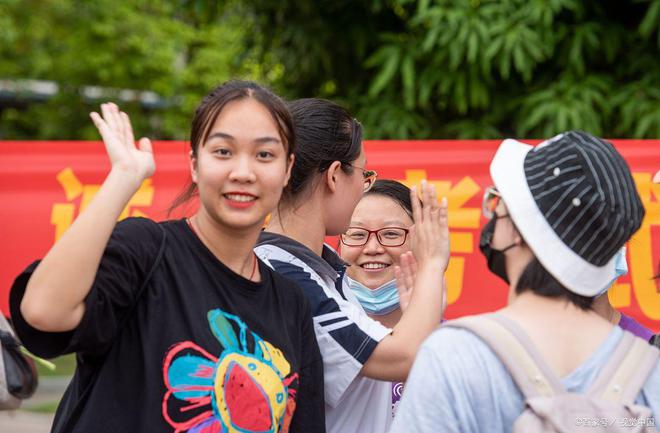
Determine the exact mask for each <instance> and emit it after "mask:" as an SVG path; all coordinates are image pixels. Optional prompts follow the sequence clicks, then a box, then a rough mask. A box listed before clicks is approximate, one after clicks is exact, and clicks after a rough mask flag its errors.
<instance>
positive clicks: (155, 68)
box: [0, 0, 660, 139]
mask: <svg viewBox="0 0 660 433" xmlns="http://www.w3.org/2000/svg"><path fill="white" fill-rule="evenodd" d="M0 27H1V28H3V31H2V32H0V80H2V79H41V80H50V81H54V82H56V83H57V84H58V85H59V86H60V92H59V93H58V95H57V97H55V98H51V99H49V100H47V101H46V102H41V103H29V104H27V103H26V104H22V105H17V106H11V107H10V108H5V109H4V110H3V111H2V112H1V113H0V138H5V139H7V138H50V139H53V138H95V137H96V136H97V135H96V133H95V131H94V129H93V127H92V126H91V123H90V122H89V121H88V119H87V112H88V111H89V110H90V109H91V108H92V107H93V104H96V103H97V102H98V100H95V99H94V98H89V97H88V96H87V97H83V96H81V94H80V91H81V90H80V89H81V88H82V86H90V85H91V86H102V87H103V88H104V89H105V90H104V91H106V92H107V91H108V89H110V91H113V89H115V90H114V91H115V92H116V94H117V97H119V96H120V94H119V92H120V91H121V89H135V90H138V91H152V92H156V93H157V94H158V95H160V96H161V98H162V99H161V102H162V104H156V105H154V106H151V107H146V108H145V106H144V104H138V103H137V102H135V103H124V104H123V106H125V107H127V109H128V110H129V113H130V114H131V115H132V116H133V118H134V119H135V121H136V123H137V125H136V129H138V130H139V131H142V132H144V133H147V134H150V135H151V136H153V137H157V138H185V137H186V135H187V130H188V124H189V120H190V117H191V114H192V111H193V110H194V107H195V105H196V104H197V103H198V102H199V100H200V98H201V97H202V96H203V95H204V94H206V93H207V92H208V91H209V89H210V88H212V87H213V86H215V85H216V84H218V83H219V82H222V81H224V80H225V79H227V78H230V77H241V78H252V79H256V80H259V81H261V82H264V83H266V84H268V85H271V86H272V87H274V88H275V90H276V91H278V92H279V93H280V94H282V95H283V96H285V97H287V98H298V97H309V96H320V97H326V98H330V99H333V100H337V101H339V102H341V103H343V104H344V105H346V106H348V107H349V108H350V109H351V110H352V111H353V112H355V113H356V115H357V117H358V119H360V120H361V121H362V122H363V123H364V124H365V127H366V132H367V136H368V137H369V138H498V137H502V136H519V137H539V138H540V137H548V136H551V135H553V134H555V133H557V132H560V131H563V130H566V129H572V128H579V129H584V130H586V131H589V132H591V133H594V134H598V135H603V136H608V137H638V138H651V137H654V138H657V137H660V0H619V1H611V0H607V1H602V0H314V1H311V0H296V1H292V0H278V1H273V0H242V1H225V2H217V1H213V0H170V1H167V0H123V1H118V0H114V1H111V0H98V1H96V2H77V1H74V0H41V1H39V0H0ZM0 98H2V94H0ZM0 102H1V100H0Z"/></svg>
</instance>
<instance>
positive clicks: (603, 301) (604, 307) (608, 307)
mask: <svg viewBox="0 0 660 433" xmlns="http://www.w3.org/2000/svg"><path fill="white" fill-rule="evenodd" d="M591 309H592V310H594V311H595V312H596V314H598V315H599V316H600V317H602V318H603V319H605V320H607V321H608V322H610V323H613V324H615V325H618V324H619V321H620V320H621V313H619V312H618V311H617V310H615V309H614V307H612V304H610V300H609V298H608V296H607V292H606V293H604V294H602V295H600V296H599V297H597V298H596V299H594V302H593V304H591Z"/></svg>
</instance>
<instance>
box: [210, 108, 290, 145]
mask: <svg viewBox="0 0 660 433" xmlns="http://www.w3.org/2000/svg"><path fill="white" fill-rule="evenodd" d="M214 132H223V133H225V134H228V135H231V136H232V137H234V138H236V139H237V140H241V139H243V140H254V139H257V138H262V137H274V138H277V139H278V140H280V141H282V137H280V133H279V129H278V127H277V123H276V121H275V119H274V118H273V116H272V114H271V113H270V111H269V110H268V108H266V107H265V106H264V105H263V104H261V103H260V102H259V101H257V100H256V99H254V98H246V99H239V100H234V101H231V102H229V103H227V104H226V105H225V106H224V107H223V108H222V111H221V112H220V113H219V114H218V117H216V119H215V122H213V125H212V126H211V129H210V130H209V135H211V134H212V133H214Z"/></svg>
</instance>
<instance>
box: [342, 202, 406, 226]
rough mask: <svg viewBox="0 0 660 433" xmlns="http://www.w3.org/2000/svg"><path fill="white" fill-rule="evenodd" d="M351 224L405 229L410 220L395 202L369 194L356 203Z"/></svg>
mask: <svg viewBox="0 0 660 433" xmlns="http://www.w3.org/2000/svg"><path fill="white" fill-rule="evenodd" d="M351 224H352V225H359V226H365V227H372V226H374V227H385V226H392V225H403V226H404V227H407V226H409V225H411V224H412V219H411V218H410V217H409V216H408V214H407V213H406V211H405V210H404V209H403V208H402V207H401V205H399V203H398V202H396V201H395V200H393V199H391V198H389V197H386V196H383V195H379V194H370V195H366V196H364V197H363V198H362V200H360V202H359V203H358V205H357V207H356V208H355V211H354V212H353V217H352V218H351Z"/></svg>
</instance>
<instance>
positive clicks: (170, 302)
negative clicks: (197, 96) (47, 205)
mask: <svg viewBox="0 0 660 433" xmlns="http://www.w3.org/2000/svg"><path fill="white" fill-rule="evenodd" d="M101 111H102V114H101V115H99V114H97V113H92V114H91V117H92V120H93V121H94V123H95V125H96V127H97V128H98V130H99V132H100V133H101V136H102V137H103V141H104V144H105V147H106V150H107V153H108V156H109V158H110V162H111V164H112V168H111V170H110V173H109V174H108V176H107V178H106V179H105V181H104V183H103V185H102V186H101V189H100V190H99V192H98V193H97V194H96V196H95V197H94V199H93V200H92V201H91V202H90V203H89V205H88V206H87V208H86V209H85V210H84V211H83V212H82V213H81V214H80V215H79V217H78V218H77V219H76V221H75V222H74V223H73V225H72V226H71V228H70V229H69V230H68V231H67V232H66V233H65V234H64V235H63V236H62V238H61V239H60V240H58V241H57V242H56V243H55V245H54V246H53V247H52V248H51V250H50V251H49V252H48V254H47V255H46V256H45V257H44V259H43V260H42V261H41V262H40V263H38V264H36V265H33V266H31V267H30V268H28V269H27V270H26V271H25V272H24V273H23V274H22V275H20V276H19V277H18V278H17V280H16V282H15V283H14V286H13V288H12V291H11V299H10V305H11V313H12V318H13V319H14V324H15V326H16V330H17V332H18V335H19V336H20V338H21V340H22V341H23V343H24V344H25V345H26V347H27V348H28V349H30V350H31V351H32V352H34V353H36V354H37V355H40V356H44V357H54V356H58V355H61V354H64V353H71V352H75V353H76V355H77V358H76V359H77V369H76V374H75V376H74V377H73V380H72V382H71V384H70V386H69V387H68V389H67V391H66V393H65V395H64V397H63V399H62V401H61V403H60V406H59V408H58V411H57V414H56V416H55V422H54V425H53V430H52V431H53V432H55V433H60V432H62V433H63V432H67V433H69V432H81V433H89V432H99V433H101V432H132V433H140V432H144V433H147V432H149V433H151V432H176V433H183V432H188V433H193V432H194V433H211V432H244V433H248V432H272V433H286V432H291V433H293V432H299V433H309V432H323V431H324V430H325V422H324V406H323V400H322V399H323V371H322V363H321V358H320V352H319V348H318V345H317V344H316V339H315V337H314V331H313V323H312V317H311V314H310V311H309V303H308V302H307V300H306V298H305V297H304V295H303V293H302V292H301V290H300V288H299V287H297V286H295V285H294V284H292V283H291V282H290V281H288V280H285V279H284V278H282V277H281V276H279V275H278V274H276V273H275V272H273V271H272V270H271V269H270V268H269V267H268V266H266V265H264V264H263V263H262V262H260V261H259V260H257V258H256V256H255V254H254V252H253V247H254V244H255V242H256V240H257V237H258V236H259V233H260V231H261V227H262V226H263V223H264V220H265V218H266V215H268V214H269V213H270V212H272V211H273V209H274V208H275V206H276V204H277V203H278V201H279V199H280V196H281V194H282V189H283V188H284V186H285V185H286V184H287V181H288V179H289V175H290V171H291V165H292V162H293V152H294V146H295V139H294V131H293V126H292V119H291V115H290V113H289V111H288V109H287V108H286V105H285V104H284V102H283V101H282V100H281V99H280V98H279V97H277V96H276V95H274V94H273V93H271V92H270V91H269V90H267V89H265V88H263V87H261V86H259V85H257V84H255V83H251V82H244V81H231V82H227V83H225V84H223V85H221V86H219V87H218V88H216V89H214V90H213V91H212V92H211V93H210V94H209V95H207V96H206V97H205V98H204V99H203V100H202V102H201V103H200V105H199V107H198V108H197V111H196V112H195V115H194V118H193V122H192V131H191V141H190V145H191V149H190V173H191V176H192V184H191V185H190V186H189V188H188V190H187V191H186V193H185V194H184V195H183V196H182V198H181V199H180V200H179V201H178V202H185V201H186V200H187V199H188V198H190V196H191V195H193V194H195V195H197V196H198V197H199V204H200V206H199V209H198V210H197V212H196V213H195V214H194V215H193V216H192V217H190V218H186V219H181V220H174V221H165V222H161V223H157V222H155V221H152V220H150V219H146V218H129V219H126V220H124V221H122V222H120V223H119V224H116V221H117V218H118V217H119V215H120V214H121V212H122V209H124V207H125V206H126V204H127V202H128V201H129V199H130V198H131V196H132V195H133V194H134V193H135V192H136V191H137V190H138V188H139V187H140V184H141V183H142V181H143V180H145V179H147V178H148V177H150V176H151V175H152V174H153V172H154V170H155V163H154V158H153V154H152V150H151V143H150V142H149V140H148V139H142V140H140V142H139V146H137V147H136V146H135V143H134V140H133V132H132V129H131V124H130V122H129V119H128V116H127V115H126V113H123V112H120V111H119V110H118V107H117V106H116V105H114V104H103V105H102V106H101ZM35 266H36V267H35Z"/></svg>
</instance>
